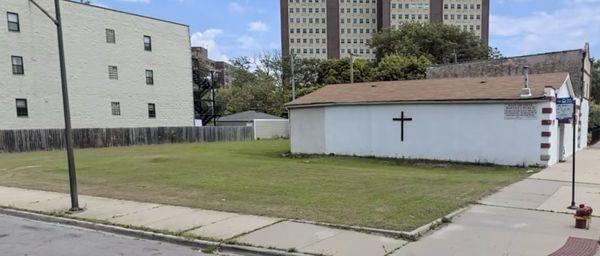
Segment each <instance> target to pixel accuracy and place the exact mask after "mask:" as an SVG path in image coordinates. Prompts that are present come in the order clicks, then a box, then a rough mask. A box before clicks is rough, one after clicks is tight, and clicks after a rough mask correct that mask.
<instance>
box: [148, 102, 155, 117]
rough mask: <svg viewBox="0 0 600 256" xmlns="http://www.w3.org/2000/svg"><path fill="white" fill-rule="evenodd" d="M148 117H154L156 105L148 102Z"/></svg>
mask: <svg viewBox="0 0 600 256" xmlns="http://www.w3.org/2000/svg"><path fill="white" fill-rule="evenodd" d="M148 118H156V105H154V103H148Z"/></svg>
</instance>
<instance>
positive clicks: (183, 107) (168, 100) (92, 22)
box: [0, 0, 194, 130]
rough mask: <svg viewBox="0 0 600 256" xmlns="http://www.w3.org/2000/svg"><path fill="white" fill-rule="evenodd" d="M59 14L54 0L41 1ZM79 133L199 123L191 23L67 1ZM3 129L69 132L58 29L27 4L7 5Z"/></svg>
mask: <svg viewBox="0 0 600 256" xmlns="http://www.w3.org/2000/svg"><path fill="white" fill-rule="evenodd" d="M36 2H37V3H39V4H40V5H41V6H42V7H43V8H44V9H46V10H48V11H49V13H50V15H54V1H53V0H36ZM60 4H61V14H62V24H63V34H64V48H65V58H66V68H67V77H68V79H67V81H68V86H69V99H70V106H71V118H72V123H73V127H74V128H117V127H175V126H192V125H193V118H194V111H193V93H192V90H193V86H192V72H191V70H192V68H191V60H190V37H189V27H188V26H187V25H182V24H177V23H174V22H169V21H163V20H159V19H154V18H150V17H144V16H140V15H136V14H130V13H125V12H121V11H117V10H111V9H107V8H102V7H97V6H93V5H87V4H81V3H77V2H72V1H67V0H63V1H61V2H60ZM0 15H1V17H3V18H4V19H5V20H4V21H3V22H0V60H2V61H0V88H1V89H0V120H2V122H0V129H3V130H9V129H45V128H63V127H64V118H63V105H62V96H61V95H62V94H61V82H60V68H59V57H58V43H57V35H56V26H55V25H54V23H52V21H51V20H50V19H49V18H48V17H46V16H45V15H44V14H43V13H42V12H41V11H40V10H39V9H38V8H37V7H36V6H35V5H33V4H32V3H30V2H29V1H26V0H19V1H16V0H9V1H7V0H3V1H2V3H1V4H0Z"/></svg>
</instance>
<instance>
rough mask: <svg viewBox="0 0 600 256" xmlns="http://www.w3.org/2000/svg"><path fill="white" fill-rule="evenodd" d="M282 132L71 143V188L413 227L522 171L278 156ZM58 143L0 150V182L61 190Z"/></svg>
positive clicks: (63, 174) (283, 145) (63, 175)
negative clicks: (265, 137) (225, 138)
mask: <svg viewBox="0 0 600 256" xmlns="http://www.w3.org/2000/svg"><path fill="white" fill-rule="evenodd" d="M288 150H289V149H288V141H286V140H279V141H255V142H235V143H212V144H179V145H158V146H143V147H130V148H105V149H86V150H76V160H77V167H78V169H77V170H78V178H79V186H80V193H81V194H86V195H95V196H104V197H112V198H119V199H130V200H139V201H147V202H157V203H164V204H173V205H183V206H191V207H198V208H204V209H214V210H224V211H232V212H239V213H249V214H258V215H267V216H276V217H287V218H298V219H308V220H314V221H324V222H331V223H338V224H351V225H360V226H367V227H375V228H387V229H395V230H412V229H413V228H416V227H418V226H420V225H422V224H425V223H427V222H429V221H431V220H434V219H436V218H439V217H441V216H443V215H445V214H447V213H449V212H451V211H452V210H454V209H457V208H459V207H461V206H464V205H465V204H468V203H469V202H473V201H475V200H477V199H479V198H481V197H483V196H485V195H487V194H490V193H491V192H493V191H495V190H497V189H499V188H501V187H503V186H505V185H507V184H510V183H512V182H515V181H517V180H519V179H522V178H524V177H525V176H526V175H527V174H526V169H519V168H509V167H496V166H494V167H484V166H470V165H461V164H446V163H417V162H410V161H401V160H383V159H368V158H352V157H329V156H311V157H285V156H282V154H284V153H286V152H287V151H288ZM64 155H65V154H64V152H62V151H55V152H38V153H26V154H3V155H0V185H3V186H13V187H22V188H31V189H44V190H51V191H59V192H67V191H68V182H67V180H68V179H67V171H66V167H65V166H66V164H65V160H64V159H65V156H64Z"/></svg>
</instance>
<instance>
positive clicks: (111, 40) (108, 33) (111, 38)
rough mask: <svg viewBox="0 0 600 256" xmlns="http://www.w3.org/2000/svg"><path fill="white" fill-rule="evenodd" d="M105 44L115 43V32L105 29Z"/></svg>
mask: <svg viewBox="0 0 600 256" xmlns="http://www.w3.org/2000/svg"><path fill="white" fill-rule="evenodd" d="M106 42H107V43H109V44H114V43H116V42H117V38H116V37H115V30H114V29H110V28H107V29H106Z"/></svg>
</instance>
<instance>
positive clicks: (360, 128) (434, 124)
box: [290, 101, 571, 166]
mask: <svg viewBox="0 0 600 256" xmlns="http://www.w3.org/2000/svg"><path fill="white" fill-rule="evenodd" d="M526 104H532V106H533V107H534V108H535V111H536V114H535V117H534V118H522V119H507V118H506V117H505V103H494V104H491V103H488V104H483V103H473V104H407V105H364V106H358V105H357V106H330V107H324V108H302V109H291V110H290V120H291V149H292V152H293V153H313V154H314V153H320V154H329V153H334V154H340V155H356V156H377V157H391V158H403V157H404V158H413V159H433V160H451V161H465V162H478V163H495V164H503V165H540V166H545V165H552V164H554V163H556V162H558V160H559V155H558V145H559V144H558V141H559V133H558V131H559V125H558V122H553V123H552V124H551V125H548V126H544V125H542V124H541V122H542V121H541V120H545V119H552V118H555V117H556V116H555V114H547V115H546V114H543V111H542V109H543V108H548V107H554V105H555V104H554V103H553V102H552V101H540V102H537V103H526ZM402 111H404V113H405V117H409V118H413V121H410V122H406V123H405V130H404V133H405V134H404V136H405V137H404V142H403V141H401V127H400V122H394V121H393V118H398V117H400V113H401V112H402ZM554 112H555V111H553V112H552V113H554ZM567 130H568V127H567ZM542 131H550V132H551V133H552V136H551V137H549V138H543V137H541V136H540V134H541V133H542ZM567 133H568V131H567ZM565 135H566V136H565V138H564V139H565V141H566V140H569V139H570V138H571V137H569V136H570V135H568V134H565ZM545 142H549V143H551V144H552V146H551V147H550V148H549V149H543V148H541V144H542V143H545ZM566 144H567V146H568V142H566ZM542 155H549V159H542Z"/></svg>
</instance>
